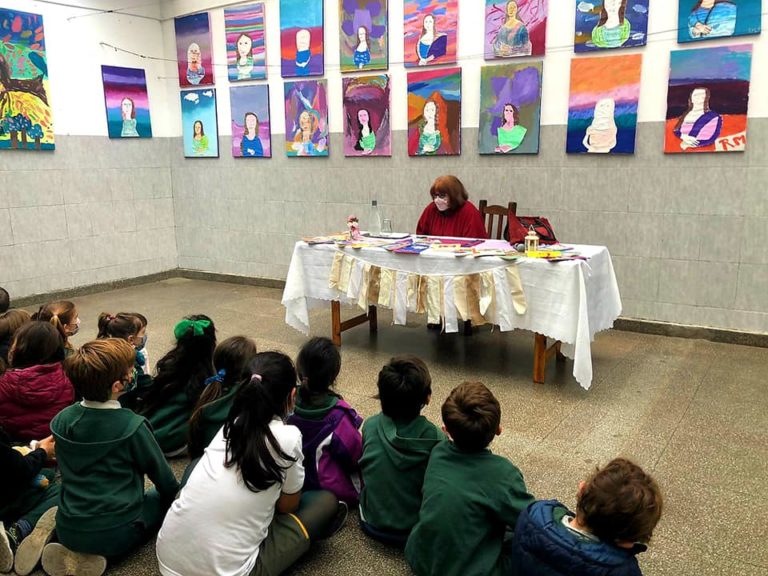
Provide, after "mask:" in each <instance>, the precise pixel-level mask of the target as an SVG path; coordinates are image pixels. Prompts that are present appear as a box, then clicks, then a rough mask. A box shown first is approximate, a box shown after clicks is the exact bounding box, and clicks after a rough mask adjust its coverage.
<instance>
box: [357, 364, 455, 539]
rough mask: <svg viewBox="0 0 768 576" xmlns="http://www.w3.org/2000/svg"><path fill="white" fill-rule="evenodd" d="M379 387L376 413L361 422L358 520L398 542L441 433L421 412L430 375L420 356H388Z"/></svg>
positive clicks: (417, 503) (411, 519)
mask: <svg viewBox="0 0 768 576" xmlns="http://www.w3.org/2000/svg"><path fill="white" fill-rule="evenodd" d="M378 388H379V401H380V402H381V413H379V414H376V415H375V416H371V417H370V418H368V419H367V420H366V421H365V423H364V424H363V457H362V458H361V459H360V469H361V471H362V476H363V491H362V492H361V494H360V525H361V527H362V529H363V532H365V533H366V534H368V535H369V536H371V537H372V538H375V539H377V540H379V541H382V542H385V543H388V544H393V545H396V546H399V547H403V546H405V542H406V541H407V540H408V535H409V534H410V533H411V529H412V528H413V527H414V525H415V524H416V521H417V520H418V519H419V508H420V507H421V488H422V486H423V484H424V472H425V471H426V469H427V462H428V461H429V455H430V454H431V453H432V449H433V448H434V447H435V446H436V445H437V444H438V443H439V442H440V441H442V440H445V435H444V434H443V433H442V432H441V431H440V429H439V428H438V427H437V426H435V425H434V424H432V423H431V422H430V421H429V420H427V419H426V418H425V417H424V416H421V415H420V412H421V410H422V409H423V408H424V407H425V406H426V405H427V404H429V401H430V399H431V398H432V377H431V376H430V375H429V369H428V368H427V365H426V364H424V362H423V361H422V360H421V359H420V358H417V357H416V356H411V355H403V356H396V357H394V358H392V359H391V360H390V361H389V364H387V365H386V366H384V367H383V368H382V369H381V372H379V381H378Z"/></svg>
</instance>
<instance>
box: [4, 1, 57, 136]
mask: <svg viewBox="0 0 768 576" xmlns="http://www.w3.org/2000/svg"><path fill="white" fill-rule="evenodd" d="M49 94H50V87H49V82H48V61H47V59H46V55H45V31H44V29H43V17H42V16H41V15H39V14H30V13H29V12H20V11H18V10H6V9H0V149H3V148H10V149H14V150H53V149H54V148H55V144H54V138H53V114H52V113H51V104H50V100H49Z"/></svg>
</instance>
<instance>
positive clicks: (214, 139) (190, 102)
mask: <svg viewBox="0 0 768 576" xmlns="http://www.w3.org/2000/svg"><path fill="white" fill-rule="evenodd" d="M181 124H182V128H183V132H184V156H185V157H186V158H218V157H219V128H218V125H217V118H216V90H214V89H213V88H205V89H202V90H187V91H184V92H182V93H181Z"/></svg>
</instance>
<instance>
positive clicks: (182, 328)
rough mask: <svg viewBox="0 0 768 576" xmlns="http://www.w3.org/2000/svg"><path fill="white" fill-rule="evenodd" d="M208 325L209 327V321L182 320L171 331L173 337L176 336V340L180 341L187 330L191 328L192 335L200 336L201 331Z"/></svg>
mask: <svg viewBox="0 0 768 576" xmlns="http://www.w3.org/2000/svg"><path fill="white" fill-rule="evenodd" d="M210 325H211V321H210V320H188V319H184V320H182V321H181V322H179V323H178V324H176V328H174V329H173V335H174V336H176V340H181V338H182V337H183V336H184V335H185V334H186V333H187V332H188V331H189V329H190V328H192V330H193V335H195V336H202V335H203V330H205V329H206V328H208V327H209V326H210Z"/></svg>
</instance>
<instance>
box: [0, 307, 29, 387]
mask: <svg viewBox="0 0 768 576" xmlns="http://www.w3.org/2000/svg"><path fill="white" fill-rule="evenodd" d="M31 321H32V317H31V316H30V315H29V312H27V311H26V310H21V309H14V310H8V311H7V312H0V372H2V371H3V370H5V369H6V368H7V367H8V352H9V351H10V350H11V344H13V337H14V336H15V335H16V331H17V330H18V329H19V328H21V327H22V326H24V324H26V323H28V322H31Z"/></svg>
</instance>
